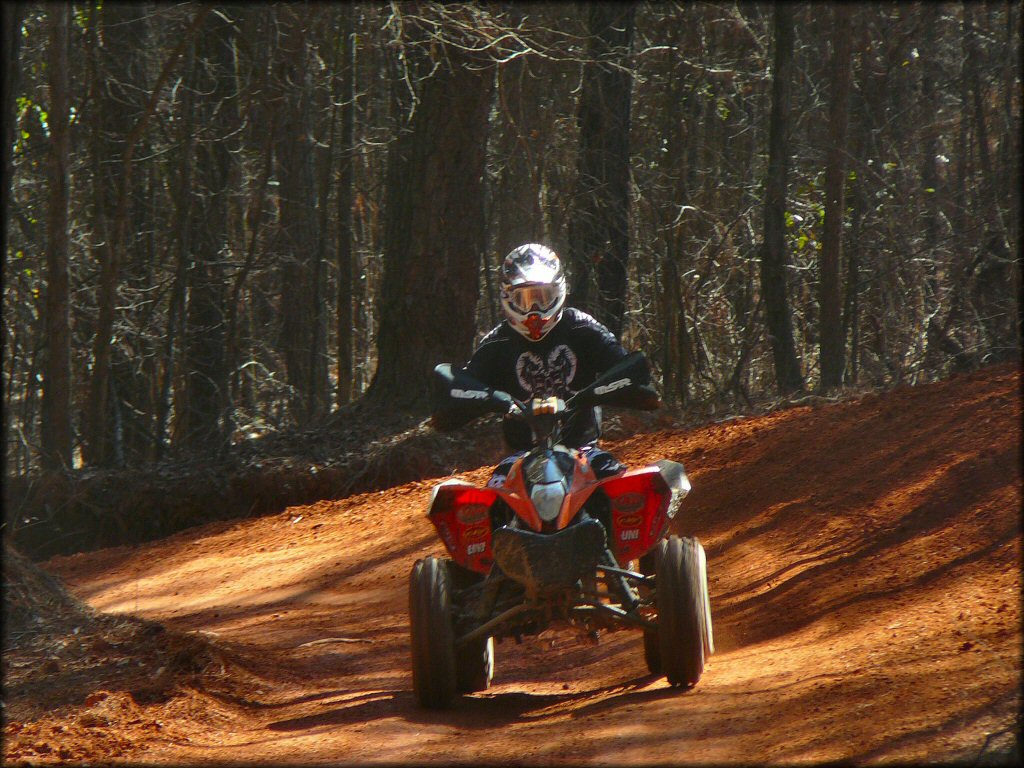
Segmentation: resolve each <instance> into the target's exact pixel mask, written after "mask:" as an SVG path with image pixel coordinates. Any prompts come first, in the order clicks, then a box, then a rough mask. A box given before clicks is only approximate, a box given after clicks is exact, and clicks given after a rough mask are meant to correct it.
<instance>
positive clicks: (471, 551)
mask: <svg viewBox="0 0 1024 768" xmlns="http://www.w3.org/2000/svg"><path fill="white" fill-rule="evenodd" d="M497 498H498V494H497V493H496V492H495V491H494V489H492V488H477V487H476V486H475V485H468V484H466V483H463V482H460V481H458V480H455V481H451V480H449V481H447V482H444V483H441V485H439V486H437V487H436V488H434V498H433V501H431V503H430V511H429V512H428V513H427V516H428V517H429V518H430V522H432V523H433V524H434V527H435V528H436V529H437V533H438V535H439V536H440V537H441V541H443V542H444V545H445V547H446V548H447V550H448V554H450V555H451V556H452V559H453V560H454V561H455V562H456V563H458V564H459V565H461V566H463V567H465V568H469V569H470V570H473V571H477V572H478V573H483V574H486V573H487V572H488V571H489V570H490V569H491V563H493V562H494V557H493V555H492V554H491V519H490V515H489V510H490V506H491V504H493V503H494V501H495V499H497Z"/></svg>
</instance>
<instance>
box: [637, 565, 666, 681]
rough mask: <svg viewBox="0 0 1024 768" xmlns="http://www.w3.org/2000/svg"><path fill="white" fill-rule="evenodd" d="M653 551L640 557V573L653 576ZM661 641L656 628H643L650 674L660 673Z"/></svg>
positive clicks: (645, 657)
mask: <svg viewBox="0 0 1024 768" xmlns="http://www.w3.org/2000/svg"><path fill="white" fill-rule="evenodd" d="M654 560H655V552H654V551H651V552H648V553H647V554H646V555H644V556H643V557H641V558H640V573H642V574H643V575H644V576H653V575H654V573H655V570H654ZM660 643H661V641H660V640H659V638H658V630H656V629H645V630H644V661H645V662H647V669H648V671H649V672H650V673H651V674H652V675H661V645H660Z"/></svg>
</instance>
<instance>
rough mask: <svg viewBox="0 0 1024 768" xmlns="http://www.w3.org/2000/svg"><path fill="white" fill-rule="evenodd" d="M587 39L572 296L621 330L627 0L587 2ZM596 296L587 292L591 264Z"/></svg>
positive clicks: (628, 91) (628, 85)
mask: <svg viewBox="0 0 1024 768" xmlns="http://www.w3.org/2000/svg"><path fill="white" fill-rule="evenodd" d="M588 13H589V28H590V38H589V41H588V51H589V54H588V58H589V59H590V60H589V61H588V62H587V63H585V64H584V70H583V90H582V93H581V95H580V102H579V128H580V150H579V165H578V177H577V187H576V190H577V191H576V200H575V206H574V215H573V220H572V222H571V223H570V240H571V246H570V247H571V254H572V266H573V270H574V274H573V279H572V294H573V297H574V299H573V303H574V304H577V305H578V306H581V307H582V308H584V309H588V310H590V311H591V312H593V313H594V314H596V315H597V317H598V319H599V320H601V321H602V322H604V323H605V324H606V325H607V326H608V327H609V328H610V329H611V330H612V332H614V333H616V334H618V333H621V331H622V321H623V316H624V314H625V308H626V291H627V284H626V270H627V264H628V261H629V124H630V98H631V95H632V75H631V72H630V71H629V69H628V68H627V67H628V63H629V62H628V60H629V52H630V47H631V45H632V39H633V18H634V15H635V13H636V6H635V5H634V3H632V2H626V3H611V2H594V3H591V4H590V5H589V7H588ZM592 270H593V272H595V273H596V277H597V280H596V283H597V297H596V301H594V300H592V299H591V298H590V280H591V271H592Z"/></svg>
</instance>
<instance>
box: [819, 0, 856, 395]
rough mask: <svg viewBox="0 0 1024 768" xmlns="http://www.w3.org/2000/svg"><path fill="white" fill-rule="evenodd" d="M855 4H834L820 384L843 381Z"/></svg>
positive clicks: (831, 385)
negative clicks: (845, 235) (844, 262)
mask: <svg viewBox="0 0 1024 768" xmlns="http://www.w3.org/2000/svg"><path fill="white" fill-rule="evenodd" d="M852 8H853V6H852V5H850V4H848V3H841V4H839V5H836V6H835V7H834V8H833V14H834V16H835V20H834V28H833V29H834V31H833V34H832V46H833V48H832V92H831V95H830V98H831V102H830V109H829V130H828V138H829V144H828V152H827V153H826V161H825V226H824V232H823V235H822V240H821V255H820V259H819V271H820V283H819V293H818V306H819V308H820V310H821V356H820V364H821V380H820V386H821V388H822V389H832V388H834V387H838V386H840V385H842V383H843V369H844V366H845V364H846V345H845V338H844V334H843V321H842V311H843V289H842V274H843V273H842V258H843V222H844V221H845V219H846V154H847V149H846V132H847V124H848V122H849V120H848V105H849V100H850V80H851V71H852V57H851V50H852V42H851V31H850V30H851V25H850V16H851V13H852Z"/></svg>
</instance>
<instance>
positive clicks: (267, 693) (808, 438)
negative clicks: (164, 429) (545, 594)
mask: <svg viewBox="0 0 1024 768" xmlns="http://www.w3.org/2000/svg"><path fill="white" fill-rule="evenodd" d="M1020 417H1021V408H1020V373H1019V371H1018V370H1017V369H1016V368H1014V367H1008V366H1001V367H995V368H989V369H984V370H982V371H979V372H976V373H973V374H969V375H964V376H959V377H956V378H953V379H950V380H948V381H944V382H940V383H937V384H933V385H929V386H924V387H919V388H912V389H900V390H895V391H892V392H889V393H885V394H872V395H868V396H865V397H861V398H859V399H857V400H851V401H847V402H843V403H839V404H834V405H822V406H816V407H812V406H806V407H798V408H791V409H788V410H785V411H779V412H776V413H773V414H769V415H766V416H762V417H756V418H748V419H740V420H732V421H727V422H724V423H720V424H712V425H707V426H703V427H700V428H696V429H692V430H689V431H663V432H659V433H657V434H645V435H637V436H635V437H632V438H629V439H626V440H621V441H618V442H617V443H611V444H609V447H610V448H611V449H612V450H613V451H614V452H616V453H617V454H618V455H619V456H620V458H622V459H623V460H625V461H626V462H627V463H629V464H632V465H637V464H643V463H647V462H650V461H653V460H655V459H658V458H669V459H674V460H678V461H682V462H683V463H684V464H685V465H686V466H687V469H688V471H689V472H690V476H691V479H692V481H693V491H692V493H691V495H690V497H689V498H688V499H687V500H686V501H685V502H684V504H683V507H682V510H681V512H680V515H681V517H680V518H679V519H678V520H677V523H676V526H675V527H676V529H677V530H676V532H677V533H681V534H695V535H697V536H698V537H700V539H701V540H702V541H703V543H704V545H705V547H706V550H707V554H708V568H709V580H710V586H711V600H712V611H713V614H714V618H715V636H716V644H717V646H718V651H719V652H718V653H717V654H716V655H715V656H713V657H712V658H711V660H710V663H709V665H708V667H707V669H706V671H705V676H704V678H703V679H702V681H701V683H700V684H699V685H698V686H697V688H696V689H694V690H692V691H689V692H679V691H677V690H673V689H670V688H668V686H667V685H666V684H665V682H664V680H663V679H654V678H652V677H651V676H649V675H648V674H647V672H646V667H645V666H644V662H643V654H642V650H641V640H640V636H639V634H634V633H631V632H618V633H614V634H608V635H605V636H603V637H602V640H601V642H600V643H599V644H597V645H589V644H587V643H585V642H584V641H582V640H581V639H578V638H576V637H574V636H572V635H569V634H565V633H551V634H545V635H543V636H542V637H541V638H537V639H532V640H531V639H526V640H524V642H523V644H522V645H519V646H517V645H516V644H515V643H513V642H510V641H506V642H504V643H502V644H500V645H498V647H497V649H496V675H495V685H494V686H493V687H492V688H491V689H490V690H489V691H487V692H486V693H482V694H476V695H473V696H467V697H464V698H462V699H460V700H459V701H458V703H457V705H456V707H455V708H454V709H453V710H452V711H450V712H424V711H422V710H419V709H417V708H416V707H415V705H414V702H413V697H412V691H411V681H410V675H409V660H408V648H407V631H408V630H407V627H408V624H407V618H406V615H405V611H406V579H407V577H408V572H409V569H410V568H411V566H412V563H413V562H414V561H415V559H416V558H417V557H420V556H423V555H426V554H431V553H435V554H440V553H441V546H440V544H439V542H438V541H437V540H436V539H435V538H434V536H433V533H432V529H431V527H430V526H429V524H428V523H427V521H426V519H425V517H424V516H423V513H424V510H425V506H426V502H427V500H428V499H429V492H430V488H431V487H432V486H433V484H434V483H435V482H436V479H432V480H425V481H421V482H417V483H411V484H408V485H405V486H402V487H400V488H395V489H392V490H390V491H386V492H378V493H368V494H362V495H359V496H354V497H351V498H348V499H345V500H341V501H331V502H326V501H325V502H320V503H317V504H314V505H310V506H306V507H294V508H291V509H289V510H287V511H286V512H284V513H283V514H280V515H276V516H272V517H265V518H260V519H255V520H246V521H241V522H235V523H216V524H211V525H210V526H206V527H203V528H198V529H193V530H190V531H185V532H183V533H181V534H178V535H176V536H173V537H171V538H169V539H166V540H163V541H160V542H154V543H152V544H147V545H143V546H139V547H135V548H122V549H119V550H108V551H105V552H95V553H90V554H83V555H76V556H72V557H62V558H55V559H54V560H51V561H50V562H49V563H48V564H47V566H46V567H47V568H48V569H50V570H51V571H53V572H56V573H58V574H59V575H61V576H62V577H63V578H64V579H65V580H66V581H67V582H68V583H69V585H71V587H72V588H73V590H74V591H75V593H76V594H77V595H79V596H80V597H83V598H84V599H86V600H88V601H89V602H90V603H91V604H92V605H93V606H95V607H97V608H100V609H102V610H105V611H116V612H131V613H137V614H139V615H142V616H145V617H146V618H149V619H155V620H158V621H161V622H163V623H165V624H166V625H167V626H168V627H170V628H172V629H176V630H181V631H188V632H199V633H202V634H203V635H204V636H206V637H209V638H211V639H212V641H213V643H214V645H215V646H216V647H217V648H219V649H220V650H221V651H222V654H223V658H224V660H225V661H224V663H223V667H222V668H221V669H214V670H210V671H208V673H207V675H206V676H205V677H204V684H203V686H202V687H201V689H198V690H197V689H186V690H182V691H181V692H180V693H179V695H178V696H176V697H174V698H173V699H171V700H170V701H168V702H166V703H164V704H161V705H159V706H160V707H161V708H160V710H159V715H160V719H161V721H162V723H163V724H164V727H163V729H162V731H161V732H160V733H158V734H154V735H152V736H150V737H149V738H148V739H146V740H143V741H140V742H139V743H138V744H137V746H138V753H137V756H136V757H137V758H141V759H145V760H146V762H168V763H175V764H183V763H199V762H210V761H216V762H245V763H261V762H262V763H281V762H297V763H302V764H309V763H318V762H337V761H340V760H343V761H353V762H374V761H382V762H406V761H408V762H414V763H426V762H444V763H451V762H465V763H473V764H476V763H480V762H487V763H502V762H504V763H516V764H541V763H545V764H607V765H613V764H614V765H622V764H641V763H672V764H679V763H689V762H697V763H709V762H759V763H760V762H765V763H789V762H797V761H815V762H818V761H825V760H844V761H852V762H857V763H864V762H874V761H880V760H887V761H892V760H899V761H915V762H916V761H946V760H954V759H973V758H975V757H977V756H978V755H981V756H982V760H983V761H984V759H985V757H986V755H993V756H995V758H997V759H998V758H1000V757H1003V758H1005V756H1006V755H1007V754H1008V750H1010V749H1011V748H1012V745H1013V743H1014V738H1015V734H1016V732H1017V729H1018V727H1019V726H1017V725H1015V717H1016V714H1017V712H1018V710H1019V708H1020V686H1021V675H1020V659H1021V630H1020V595H1021V583H1020V582H1021V579H1020V563H1021V520H1020V514H1019V510H1020V503H1021V465H1020V459H1021V441H1020ZM469 437H470V435H469V433H467V439H469ZM488 470H489V468H487V467H483V468H480V469H477V470H473V471H470V472H466V473H462V474H461V475H460V476H461V477H463V478H465V479H467V480H469V481H471V482H481V481H483V480H484V479H485V478H486V476H487V474H488ZM97 684H98V685H100V684H101V682H100V681H98V683H97ZM154 706H155V705H154ZM61 716H70V715H61ZM55 722H56V721H55ZM117 727H118V726H117V724H116V723H115V724H113V725H111V726H110V728H112V729H116V728H117ZM1017 754H1019V752H1018V753H1017ZM97 756H98V757H102V756H103V755H102V751H100V750H98V751H97Z"/></svg>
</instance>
